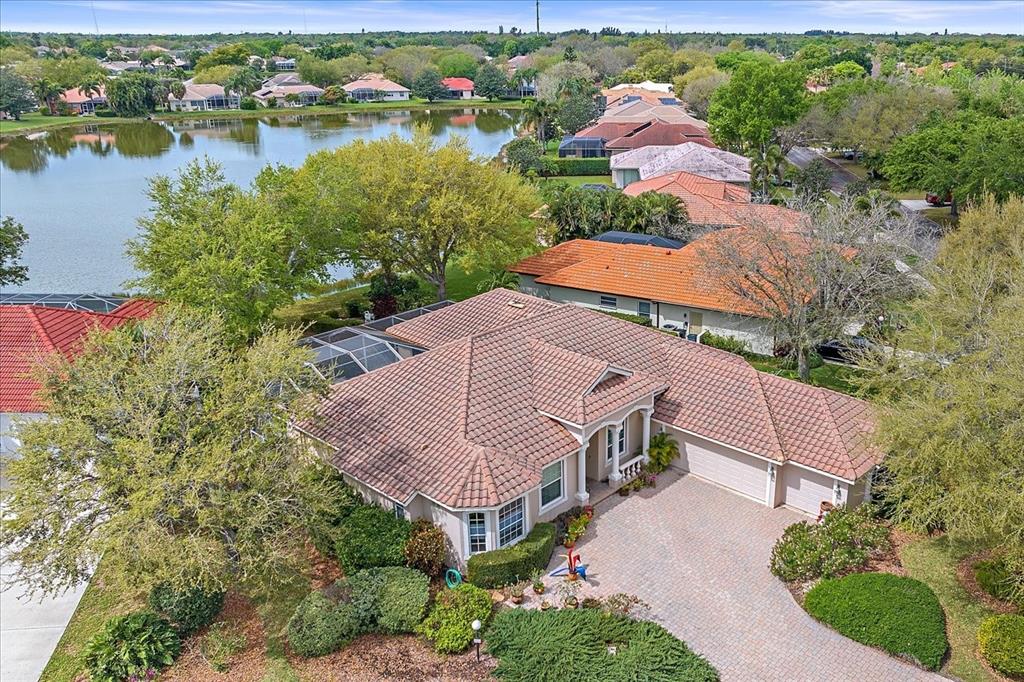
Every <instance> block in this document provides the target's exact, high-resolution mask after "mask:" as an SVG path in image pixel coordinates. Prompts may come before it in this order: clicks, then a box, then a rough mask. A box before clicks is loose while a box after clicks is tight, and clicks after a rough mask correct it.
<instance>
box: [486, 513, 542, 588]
mask: <svg viewBox="0 0 1024 682" xmlns="http://www.w3.org/2000/svg"><path fill="white" fill-rule="evenodd" d="M554 550H555V526H554V524H551V523H538V524H536V525H535V526H534V527H533V530H531V531H530V534H529V535H527V536H526V537H525V538H523V539H522V540H520V541H519V542H518V543H516V544H515V545H512V546H511V547H506V548H504V549H495V550H492V551H490V552H481V553H480V554H474V555H473V556H471V557H469V561H468V562H467V564H468V566H467V568H468V576H467V580H469V582H471V583H473V584H474V585H476V586H477V587H485V588H492V587H503V586H504V585H510V584H512V583H516V582H520V581H522V580H526V579H528V578H529V577H530V575H531V574H532V573H533V572H534V571H535V570H544V569H545V568H546V567H547V565H548V561H550V560H551V553H552V552H553V551H554Z"/></svg>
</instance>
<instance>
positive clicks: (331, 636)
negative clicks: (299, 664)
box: [288, 592, 359, 657]
mask: <svg viewBox="0 0 1024 682" xmlns="http://www.w3.org/2000/svg"><path fill="white" fill-rule="evenodd" d="M357 634H359V622H358V619H357V618H356V613H355V609H354V608H353V607H352V605H351V604H339V603H337V602H334V601H332V600H330V599H328V598H327V597H326V596H324V595H323V594H322V593H320V592H311V593H310V594H309V595H307V596H306V598H305V599H303V600H302V601H301V602H299V605H298V606H297V607H296V608H295V613H294V614H293V615H292V617H291V620H289V621H288V643H289V644H291V646H292V649H293V650H294V651H295V653H297V654H299V655H300V656H306V657H311V656H324V655H326V654H329V653H331V652H334V651H337V650H338V649H340V648H341V647H342V646H344V645H345V644H347V643H348V642H349V641H351V640H352V638H353V637H355V636H356V635H357Z"/></svg>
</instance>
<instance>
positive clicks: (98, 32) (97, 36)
mask: <svg viewBox="0 0 1024 682" xmlns="http://www.w3.org/2000/svg"><path fill="white" fill-rule="evenodd" d="M89 7H91V8H92V25H93V28H95V29H96V38H97V39H98V38H99V37H100V22H98V21H96V3H95V2H93V0H89Z"/></svg>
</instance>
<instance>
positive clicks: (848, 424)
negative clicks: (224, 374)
mask: <svg viewBox="0 0 1024 682" xmlns="http://www.w3.org/2000/svg"><path fill="white" fill-rule="evenodd" d="M510 296H512V298H511V300H513V301H515V302H517V303H523V304H524V307H523V308H514V310H517V311H525V312H523V314H522V315H515V316H510V314H509V306H508V303H509V300H510ZM529 298H531V297H527V296H524V295H522V294H515V295H513V294H512V293H511V292H508V291H503V290H495V291H491V292H488V293H485V294H481V295H479V296H476V297H474V298H472V299H469V300H467V301H463V302H461V303H457V304H455V305H452V306H449V307H447V308H443V309H441V310H438V311H435V312H432V313H428V314H426V315H422V316H420V317H418V318H416V319H414V320H410V321H408V322H403V323H401V324H398V325H395V327H392V331H393V332H394V333H396V334H398V335H400V336H402V337H403V338H408V339H418V340H419V342H420V343H424V344H425V345H427V346H431V348H430V350H428V351H427V352H425V353H422V354H420V355H417V356H415V357H413V358H410V359H408V360H404V361H402V362H400V363H396V364H393V365H389V366H387V367H384V368H382V369H380V370H377V371H375V372H371V373H369V374H366V375H363V376H361V377H358V378H356V379H352V380H350V381H347V382H344V383H341V384H337V385H336V386H334V387H333V388H332V389H331V392H330V395H329V396H328V397H327V399H326V400H325V401H324V402H323V403H322V404H321V406H320V408H319V411H318V415H317V417H316V418H315V419H313V420H311V421H309V422H307V423H305V424H301V425H300V428H302V429H303V430H305V431H307V432H308V433H310V434H311V435H313V436H315V437H317V438H320V439H321V440H323V441H324V442H326V443H328V444H329V445H331V446H333V448H334V453H333V455H332V459H333V462H334V464H335V465H336V466H338V467H339V468H340V469H341V470H342V471H344V472H346V473H347V474H349V475H351V476H353V477H355V478H357V479H359V480H361V481H363V482H364V483H366V484H368V485H371V486H373V487H374V488H375V489H377V490H380V491H381V492H383V493H384V494H386V495H388V496H390V497H392V498H394V499H397V500H400V501H407V500H409V499H411V498H412V497H413V496H415V495H416V494H422V495H425V496H427V497H429V498H431V499H434V500H437V501H438V502H441V503H442V504H445V505H448V506H451V507H454V508H463V507H481V506H494V505H497V504H502V503H504V502H507V501H508V500H511V499H513V498H515V497H517V496H519V495H521V494H522V493H524V492H525V491H527V490H529V489H531V488H534V487H536V486H537V485H539V483H540V472H541V470H542V469H543V467H544V466H545V465H547V464H549V463H551V462H553V461H556V460H558V459H560V458H562V457H565V456H567V455H570V454H572V453H573V452H575V451H576V450H577V449H578V447H579V444H578V443H577V441H576V439H575V438H574V437H573V436H572V435H570V433H569V432H568V431H567V430H566V429H565V428H564V427H563V426H562V425H561V424H560V423H559V422H558V421H556V420H554V419H552V418H550V417H547V416H545V415H544V414H542V413H541V411H540V410H539V409H538V405H546V406H553V407H554V408H555V409H559V410H561V409H563V408H564V409H568V410H570V411H572V410H578V411H579V412H582V413H583V414H584V416H585V417H589V415H590V414H605V413H607V412H608V411H610V410H612V409H615V407H616V406H622V405H628V404H634V402H633V401H636V400H638V399H641V398H643V397H644V396H648V395H652V394H659V397H658V398H657V401H656V407H655V418H657V419H658V420H660V421H664V422H666V423H668V424H672V425H674V426H677V427H679V428H681V429H685V430H687V431H691V432H693V433H696V434H698V435H700V436H703V437H705V438H710V439H712V440H716V441H719V442H722V443H725V444H727V445H731V446H733V447H736V448H739V449H742V450H745V451H748V452H751V453H754V454H757V455H759V456H761V457H766V458H768V459H772V460H775V461H784V460H786V459H793V460H794V461H800V462H801V463H803V462H815V463H816V464H808V466H817V467H819V468H822V469H823V470H826V471H830V472H832V473H835V474H836V475H841V476H844V475H847V473H848V472H851V471H853V472H856V471H859V470H861V469H862V468H863V467H864V466H865V465H866V463H871V462H874V461H875V458H876V457H877V453H874V452H873V451H871V450H870V449H869V448H868V447H867V445H866V444H865V441H864V439H863V437H862V436H863V433H864V430H865V425H866V424H869V423H870V416H869V414H868V412H867V406H866V405H864V404H863V403H860V402H859V401H856V400H854V399H852V398H845V397H843V396H837V395H836V394H832V393H831V392H827V391H822V389H816V388H813V387H808V386H803V385H801V384H797V383H795V382H791V381H788V380H785V379H778V378H775V377H769V378H768V379H767V380H765V377H766V376H767V375H762V374H760V373H759V372H757V370H755V369H753V368H752V367H751V366H750V365H749V364H747V363H746V361H744V360H743V359H742V358H740V357H738V356H735V355H732V354H730V353H726V352H723V351H718V350H714V349H711V348H708V347H706V346H701V345H698V344H694V343H691V342H688V341H684V340H683V339H678V338H673V337H668V336H665V335H664V334H661V333H659V332H657V331H655V330H651V329H646V328H643V327H641V326H639V325H635V324H632V323H630V322H625V321H622V320H618V319H615V318H613V317H610V316H607V315H601V314H600V313H595V312H591V311H587V310H584V309H583V308H579V307H576V306H571V305H558V304H552V303H550V302H548V301H542V300H540V299H533V300H534V301H535V303H533V304H529V303H527V302H526V300H525V299H529ZM487 320H490V324H488V323H487ZM427 339H429V342H428V341H425V340H427ZM606 368H610V369H613V370H615V371H613V372H611V374H607V375H605V371H606ZM595 376H596V377H600V376H604V379H603V380H601V381H598V382H597V384H596V385H591V384H592V382H593V381H594V377H595ZM584 384H586V385H584ZM581 392H582V394H583V395H582V398H581V397H580V395H581ZM806 406H810V407H811V408H813V409H811V410H810V411H805V409H806ZM823 410H826V411H827V414H828V415H830V417H831V418H830V419H824V418H823V416H824V415H825V412H823ZM591 411H593V412H591ZM780 415H781V418H780ZM819 432H820V434H819V435H820V436H821V437H815V436H813V435H812V436H811V437H803V436H802V435H801V434H805V433H812V434H815V433H819Z"/></svg>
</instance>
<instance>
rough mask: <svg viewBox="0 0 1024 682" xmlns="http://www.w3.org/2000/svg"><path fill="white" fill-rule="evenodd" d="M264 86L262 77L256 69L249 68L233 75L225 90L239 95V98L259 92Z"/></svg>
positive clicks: (225, 84)
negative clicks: (261, 86)
mask: <svg viewBox="0 0 1024 682" xmlns="http://www.w3.org/2000/svg"><path fill="white" fill-rule="evenodd" d="M262 84H263V81H262V80H260V75H259V74H258V73H256V69H253V68H251V67H248V66H247V67H245V68H242V69H238V71H235V73H233V74H231V77H230V78H228V80H227V82H226V83H224V88H225V89H226V90H227V91H228V92H233V93H235V94H237V95H238V96H239V97H245V96H246V95H248V94H249V93H252V92H255V91H256V90H259V89H260V85H262Z"/></svg>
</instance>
